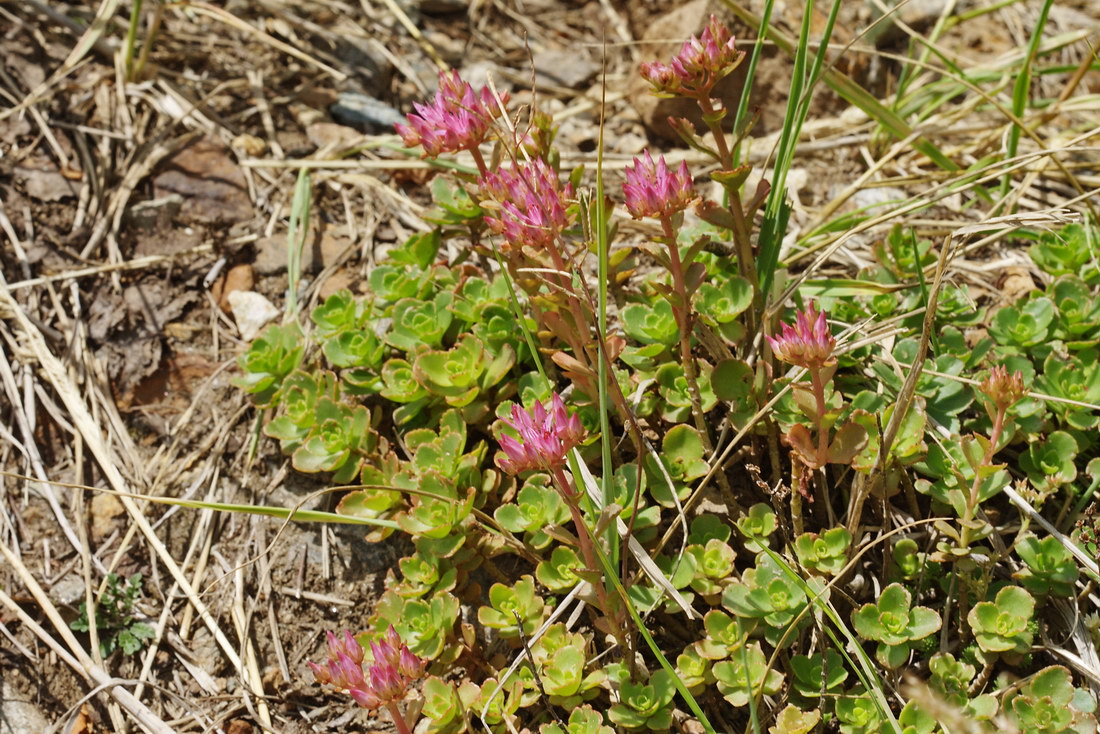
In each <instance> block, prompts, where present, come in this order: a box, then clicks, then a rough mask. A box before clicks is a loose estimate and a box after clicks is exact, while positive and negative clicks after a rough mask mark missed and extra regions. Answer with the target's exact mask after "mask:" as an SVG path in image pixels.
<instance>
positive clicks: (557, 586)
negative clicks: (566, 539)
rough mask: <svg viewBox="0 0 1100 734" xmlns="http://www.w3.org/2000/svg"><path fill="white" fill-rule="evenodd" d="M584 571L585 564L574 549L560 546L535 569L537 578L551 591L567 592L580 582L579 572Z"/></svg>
mask: <svg viewBox="0 0 1100 734" xmlns="http://www.w3.org/2000/svg"><path fill="white" fill-rule="evenodd" d="M583 569H584V562H582V561H581V559H580V557H579V556H577V552H576V551H575V550H573V549H572V548H568V547H566V546H564V545H559V546H557V547H556V548H554V551H553V552H552V553H551V554H550V557H549V558H547V559H545V560H542V561H539V565H538V566H536V567H535V578H536V579H538V582H539V583H540V584H542V585H543V586H545V587H546V588H547V589H550V591H565V590H566V589H570V588H572V587H573V586H575V585H576V584H577V582H578V581H580V576H579V575H578V574H577V572H578V571H580V570H583Z"/></svg>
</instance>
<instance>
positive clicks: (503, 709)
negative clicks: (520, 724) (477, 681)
mask: <svg viewBox="0 0 1100 734" xmlns="http://www.w3.org/2000/svg"><path fill="white" fill-rule="evenodd" d="M522 705H523V681H522V680H520V679H518V678H512V679H511V680H510V681H508V682H506V683H504V684H503V685H498V683H497V680H496V678H486V679H485V680H484V681H483V682H482V684H481V695H480V696H478V699H477V701H476V702H475V703H474V705H473V707H472V708H473V710H474V711H476V712H477V713H478V715H479V716H481V720H482V722H484V723H485V724H488V725H489V727H490V729H491V730H492V731H506V730H507V729H506V727H505V725H504V723H505V722H506V721H511V720H512V718H513V717H514V716H515V714H516V712H517V711H519V708H520V706H522ZM482 712H484V713H482Z"/></svg>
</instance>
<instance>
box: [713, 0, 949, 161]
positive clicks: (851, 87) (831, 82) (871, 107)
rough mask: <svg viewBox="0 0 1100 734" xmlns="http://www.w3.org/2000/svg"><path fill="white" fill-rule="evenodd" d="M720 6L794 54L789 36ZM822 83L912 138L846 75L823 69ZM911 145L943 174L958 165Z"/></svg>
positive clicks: (920, 143) (924, 143) (921, 144)
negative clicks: (762, 27)
mask: <svg viewBox="0 0 1100 734" xmlns="http://www.w3.org/2000/svg"><path fill="white" fill-rule="evenodd" d="M722 3H723V4H724V5H725V6H726V7H728V8H729V9H730V10H732V11H733V12H734V13H735V14H736V15H737V17H738V18H740V19H741V20H742V21H744V22H745V23H747V24H748V25H749V26H751V27H752V28H753V29H754V30H756V32H757V33H765V34H766V35H767V37H768V38H769V39H770V40H771V41H772V42H773V43H774V44H775V45H776V47H777V48H779V49H780V50H782V51H784V52H786V53H787V54H790V55H793V54H794V48H795V45H796V43H795V41H794V40H793V39H792V38H791V37H790V36H788V35H787V34H785V33H783V32H782V31H779V30H777V29H776V28H774V27H766V28H764V29H763V31H761V24H760V18H759V17H757V15H756V14H755V13H752V12H750V11H748V10H745V9H744V8H742V7H741V6H740V5H739V4H737V3H736V2H734V0H722ZM823 80H824V82H825V84H827V85H828V86H829V88H830V89H832V90H833V91H834V92H836V93H837V94H839V95H840V96H841V97H842V98H843V99H844V100H845V101H847V102H849V103H851V104H853V105H855V106H856V107H858V108H859V109H861V110H863V111H864V112H865V113H867V115H868V116H869V117H871V118H872V119H874V120H876V121H877V122H878V123H879V124H880V125H882V126H883V127H884V128H885V129H886V130H887V131H888V132H889V133H890V134H891V135H893V136H894V137H895V138H897V139H898V140H904V139H906V138H908V137H910V136H911V135H913V129H912V127H910V126H909V124H908V123H906V122H905V120H903V119H901V118H900V117H898V115H897V114H896V113H894V112H893V111H891V110H890V108H888V107H886V106H885V105H883V104H882V103H881V102H879V101H878V100H877V99H876V98H875V97H873V96H872V95H871V94H870V93H869V92H868V91H867V90H865V89H864V88H863V87H861V86H859V85H858V84H856V82H855V81H854V80H852V78H851V77H849V76H848V75H847V74H844V73H843V72H841V71H838V70H837V69H833V68H827V69H825V71H824V73H823ZM911 145H912V146H913V147H914V148H915V149H916V150H918V151H920V152H921V153H923V154H924V155H926V156H927V157H928V158H929V159H930V160H932V161H933V162H934V163H935V164H936V165H937V166H939V167H940V168H942V169H944V170H946V171H957V170H959V166H958V164H956V163H955V162H954V161H952V160H951V159H950V158H948V157H947V156H946V155H944V153H943V152H942V151H941V150H940V149H939V148H937V147H936V146H935V145H934V144H933V143H931V142H930V141H928V140H927V139H925V138H923V137H920V136H917V137H915V138H914V139H913V141H912V143H911Z"/></svg>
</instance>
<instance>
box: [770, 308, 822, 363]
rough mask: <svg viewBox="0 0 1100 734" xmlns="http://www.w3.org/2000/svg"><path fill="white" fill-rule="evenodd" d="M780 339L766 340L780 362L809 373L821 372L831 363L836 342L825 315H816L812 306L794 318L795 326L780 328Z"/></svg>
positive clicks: (771, 338) (783, 325)
mask: <svg viewBox="0 0 1100 734" xmlns="http://www.w3.org/2000/svg"><path fill="white" fill-rule="evenodd" d="M781 326H782V332H783V333H782V334H780V336H779V337H773V336H769V337H768V342H769V343H770V344H771V345H772V351H773V352H775V356H776V357H777V358H779V359H780V360H782V361H784V362H787V363H788V364H793V365H795V366H797V367H805V368H806V369H809V370H816V369H821V368H822V367H824V366H826V365H829V364H832V363H833V349H834V348H835V347H836V339H834V338H833V335H832V333H831V332H830V331H829V325H828V324H827V323H826V321H825V312H824V311H817V310H816V309H815V308H814V304H813V302H810V303H809V304H807V305H806V309H805V310H804V311H799V312H798V313H797V314H796V315H795V323H794V326H793V327H792V326H790V325H789V324H782V325H781Z"/></svg>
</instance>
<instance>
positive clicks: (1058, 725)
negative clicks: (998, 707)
mask: <svg viewBox="0 0 1100 734" xmlns="http://www.w3.org/2000/svg"><path fill="white" fill-rule="evenodd" d="M1005 699H1006V700H1005V711H1006V712H1008V715H1009V718H1011V719H1012V721H1013V722H1014V723H1015V724H1017V725H1018V726H1019V727H1020V731H1026V732H1028V734H1032V732H1034V734H1086V733H1087V734H1094V733H1095V732H1096V717H1095V716H1094V715H1093V714H1094V712H1095V711H1096V701H1095V699H1093V697H1092V695H1091V694H1090V693H1089V692H1088V691H1085V690H1081V689H1076V688H1074V686H1073V680H1072V679H1071V678H1070V674H1069V671H1068V670H1066V669H1065V668H1063V667H1062V666H1060V665H1052V666H1050V667H1049V668H1044V669H1042V670H1040V671H1039V672H1038V673H1036V674H1035V675H1033V676H1032V677H1031V678H1030V679H1029V680H1028V681H1027V682H1026V683H1025V684H1024V685H1022V686H1021V687H1020V688H1019V691H1018V692H1017V693H1015V694H1009V695H1008V696H1006V697H1005Z"/></svg>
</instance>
